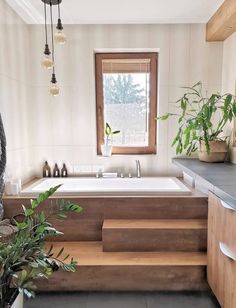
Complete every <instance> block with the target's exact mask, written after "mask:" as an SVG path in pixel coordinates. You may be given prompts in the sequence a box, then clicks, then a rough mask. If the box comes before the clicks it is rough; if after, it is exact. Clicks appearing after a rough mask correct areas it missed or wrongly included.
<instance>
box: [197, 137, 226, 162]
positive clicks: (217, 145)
mask: <svg viewBox="0 0 236 308" xmlns="http://www.w3.org/2000/svg"><path fill="white" fill-rule="evenodd" d="M209 145H210V153H209V154H208V153H207V149H206V145H205V142H204V141H203V140H201V141H200V148H199V152H198V158H199V160H201V161H205V162H208V163H219V162H224V161H225V159H226V155H227V152H228V146H227V143H226V141H221V140H219V141H218V140H217V141H210V142H209Z"/></svg>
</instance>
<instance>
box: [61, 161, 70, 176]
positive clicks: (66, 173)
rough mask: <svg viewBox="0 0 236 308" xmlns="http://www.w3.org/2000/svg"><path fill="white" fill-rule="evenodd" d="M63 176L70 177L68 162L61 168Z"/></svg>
mask: <svg viewBox="0 0 236 308" xmlns="http://www.w3.org/2000/svg"><path fill="white" fill-rule="evenodd" d="M61 176H62V177H63V178H67V177H68V171H67V168H66V164H63V167H62V169H61Z"/></svg>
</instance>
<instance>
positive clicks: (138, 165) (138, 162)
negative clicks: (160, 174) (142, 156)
mask: <svg viewBox="0 0 236 308" xmlns="http://www.w3.org/2000/svg"><path fill="white" fill-rule="evenodd" d="M136 175H137V178H141V165H140V161H139V160H136Z"/></svg>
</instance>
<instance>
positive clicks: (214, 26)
mask: <svg viewBox="0 0 236 308" xmlns="http://www.w3.org/2000/svg"><path fill="white" fill-rule="evenodd" d="M235 30H236V1H235V0H225V1H224V2H223V4H222V5H221V6H220V8H219V9H218V10H217V11H216V13H215V14H214V15H213V16H212V17H211V19H210V20H209V21H208V23H207V26H206V40H207V41H208V42H214V41H224V40H225V39H227V38H228V37H229V36H230V35H231V34H232V33H234V32H235Z"/></svg>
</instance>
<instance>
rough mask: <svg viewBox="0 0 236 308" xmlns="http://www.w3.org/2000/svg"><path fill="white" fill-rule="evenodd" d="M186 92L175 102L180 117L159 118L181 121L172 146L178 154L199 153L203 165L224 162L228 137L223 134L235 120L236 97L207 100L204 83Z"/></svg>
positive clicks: (227, 95)
mask: <svg viewBox="0 0 236 308" xmlns="http://www.w3.org/2000/svg"><path fill="white" fill-rule="evenodd" d="M184 89H186V93H185V94H184V95H183V96H182V97H181V98H180V99H179V100H178V101H177V102H176V103H177V105H178V107H179V110H180V113H178V114H173V113H166V114H165V115H163V116H160V117H158V118H157V119H160V120H167V119H168V118H169V117H172V116H176V117H178V123H179V129H178V132H177V134H176V136H175V138H174V140H173V143H172V146H176V154H182V153H183V152H184V151H186V154H187V155H188V156H190V155H191V154H192V153H193V152H195V151H196V150H197V149H198V150H199V151H198V156H199V160H201V161H205V162H223V161H225V158H226V155H227V151H228V146H227V138H229V136H224V134H223V133H224V128H225V126H226V125H227V124H229V123H230V122H231V121H232V120H233V117H235V116H236V100H235V97H234V96H233V95H232V94H224V95H220V94H212V95H211V96H210V97H204V96H203V94H202V83H201V82H198V83H197V84H195V85H194V86H192V87H184Z"/></svg>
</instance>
